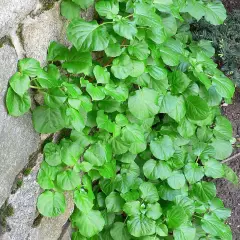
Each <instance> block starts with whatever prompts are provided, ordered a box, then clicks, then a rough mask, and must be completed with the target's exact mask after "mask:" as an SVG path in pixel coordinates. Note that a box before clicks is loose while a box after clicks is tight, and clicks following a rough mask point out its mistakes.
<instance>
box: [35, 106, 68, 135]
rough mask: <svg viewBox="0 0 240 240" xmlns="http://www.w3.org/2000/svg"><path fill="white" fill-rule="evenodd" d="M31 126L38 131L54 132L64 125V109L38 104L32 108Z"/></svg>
mask: <svg viewBox="0 0 240 240" xmlns="http://www.w3.org/2000/svg"><path fill="white" fill-rule="evenodd" d="M33 126H34V129H35V130H36V131H37V132H39V133H55V132H57V131H59V130H61V129H62V128H64V127H65V126H66V123H65V109H64V108H49V107H46V106H40V107H37V108H35V109H34V110H33Z"/></svg>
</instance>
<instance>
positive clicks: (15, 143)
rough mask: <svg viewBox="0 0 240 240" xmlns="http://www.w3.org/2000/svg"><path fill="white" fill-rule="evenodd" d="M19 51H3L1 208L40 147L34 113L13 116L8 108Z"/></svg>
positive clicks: (0, 77) (0, 79)
mask: <svg viewBox="0 0 240 240" xmlns="http://www.w3.org/2000/svg"><path fill="white" fill-rule="evenodd" d="M17 60H18V59H17V55H16V52H15V50H14V49H13V48H12V47H10V46H8V45H4V46H3V47H2V48H0V66H1V68H0V173H1V174H0V183H1V184H0V206H1V205H2V204H3V203H4V201H5V200H6V198H7V197H8V195H9V194H10V191H11V187H12V184H13V182H14V179H15V177H16V175H17V174H18V173H19V172H20V171H21V170H22V169H23V167H24V166H25V165H26V164H27V163H28V159H29V156H30V155H31V154H32V153H33V152H35V151H36V150H37V148H38V144H39V135H38V134H37V133H36V132H35V131H34V129H33V126H32V120H31V114H30V113H29V114H25V115H24V116H22V117H18V118H15V117H11V116H9V115H8V114H7V110H6V108H5V95H6V91H7V87H8V80H9V78H10V77H11V76H12V74H14V73H15V72H16V70H17Z"/></svg>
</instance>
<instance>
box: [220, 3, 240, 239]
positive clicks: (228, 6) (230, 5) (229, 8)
mask: <svg viewBox="0 0 240 240" xmlns="http://www.w3.org/2000/svg"><path fill="white" fill-rule="evenodd" d="M222 2H223V4H224V6H225V7H226V9H227V11H228V12H231V11H233V10H236V9H240V0H222ZM239 239H240V238H239Z"/></svg>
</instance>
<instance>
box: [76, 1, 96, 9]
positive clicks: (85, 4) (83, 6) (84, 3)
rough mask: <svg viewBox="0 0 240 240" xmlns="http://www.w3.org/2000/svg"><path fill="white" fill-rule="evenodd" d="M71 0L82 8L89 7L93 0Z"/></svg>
mask: <svg viewBox="0 0 240 240" xmlns="http://www.w3.org/2000/svg"><path fill="white" fill-rule="evenodd" d="M72 1H73V2H75V3H76V4H78V5H79V6H80V7H81V8H83V9H86V8H88V7H90V6H91V5H93V3H94V0H72Z"/></svg>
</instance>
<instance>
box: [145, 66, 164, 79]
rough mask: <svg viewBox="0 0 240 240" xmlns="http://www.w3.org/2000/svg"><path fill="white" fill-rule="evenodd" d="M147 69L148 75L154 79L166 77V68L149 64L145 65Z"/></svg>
mask: <svg viewBox="0 0 240 240" xmlns="http://www.w3.org/2000/svg"><path fill="white" fill-rule="evenodd" d="M147 70H148V72H149V74H150V76H151V77H153V78H155V79H156V80H164V79H165V78H167V70H166V69H164V68H162V67H159V66H154V65H150V66H148V67H147Z"/></svg>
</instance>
